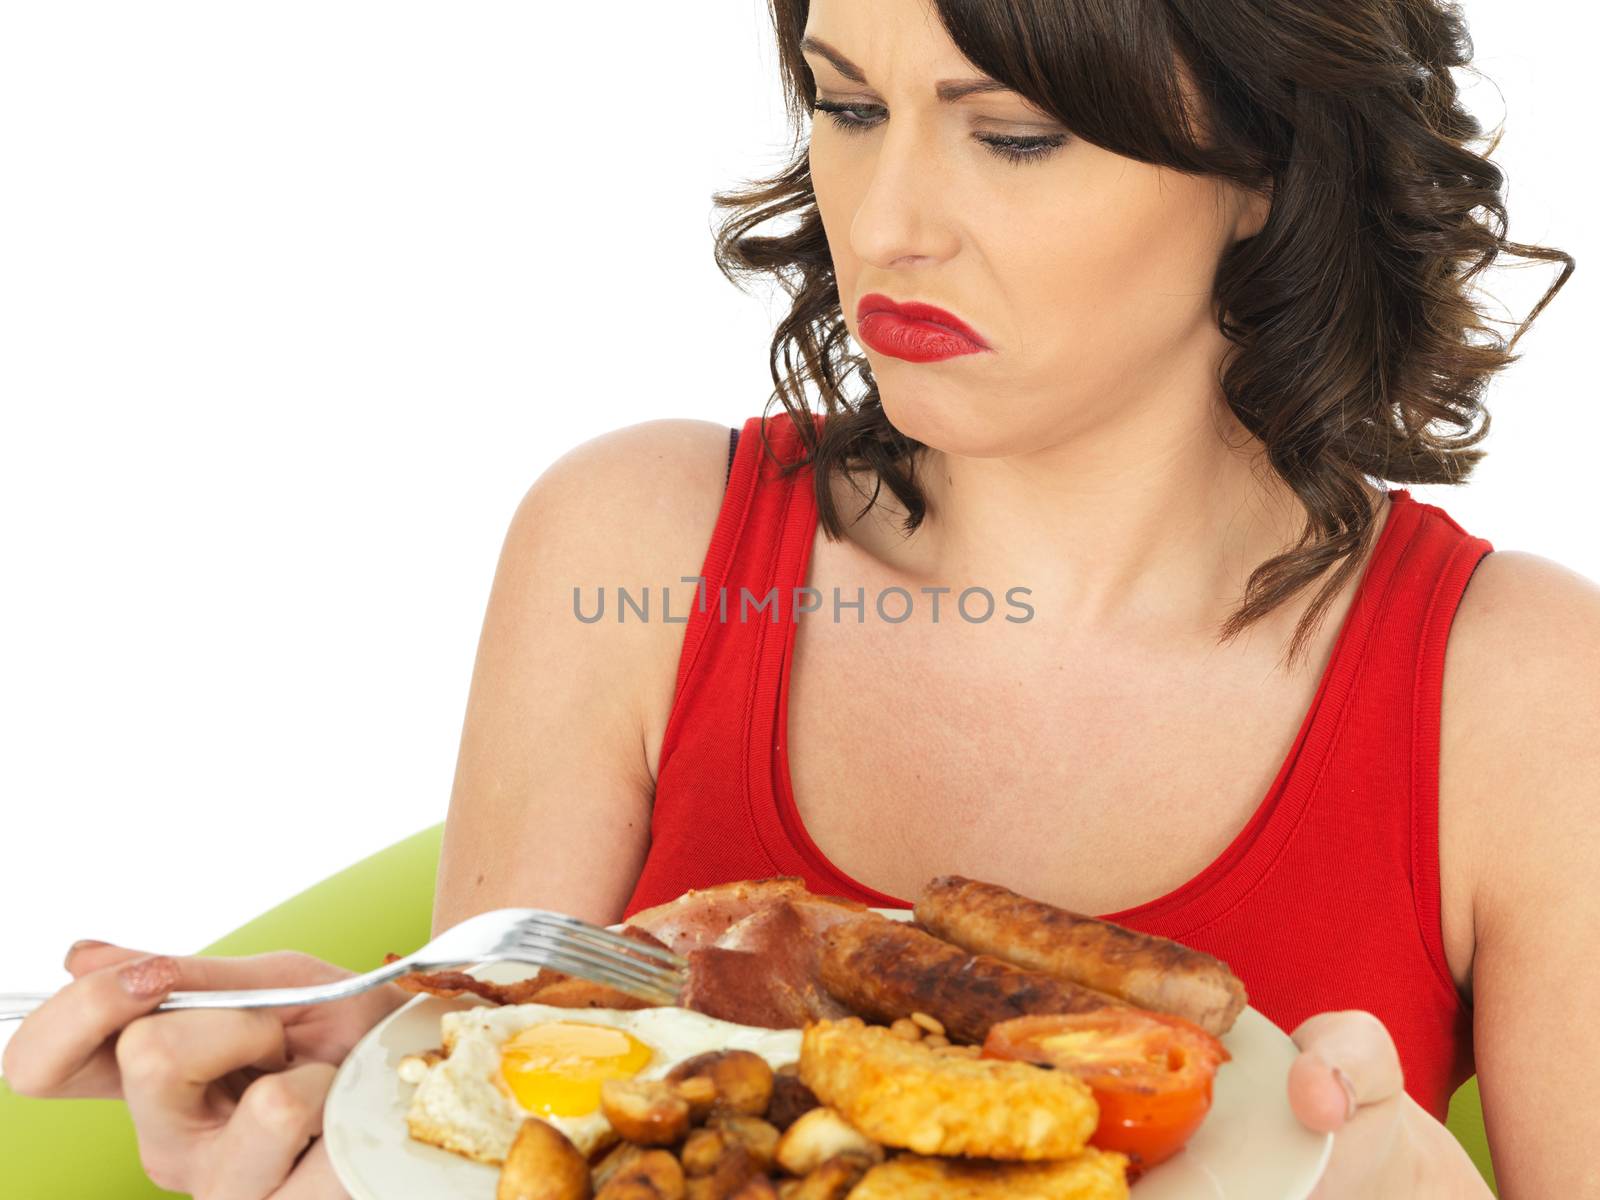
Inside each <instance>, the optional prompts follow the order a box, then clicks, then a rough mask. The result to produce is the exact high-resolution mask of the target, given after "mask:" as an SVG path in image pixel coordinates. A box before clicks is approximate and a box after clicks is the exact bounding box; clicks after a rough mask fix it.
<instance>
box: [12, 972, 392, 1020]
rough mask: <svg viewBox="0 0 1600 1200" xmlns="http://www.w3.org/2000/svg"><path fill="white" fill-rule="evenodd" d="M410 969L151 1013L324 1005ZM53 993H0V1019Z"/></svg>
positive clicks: (208, 997)
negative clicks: (193, 1009)
mask: <svg viewBox="0 0 1600 1200" xmlns="http://www.w3.org/2000/svg"><path fill="white" fill-rule="evenodd" d="M410 969H411V960H410V958H409V957H407V958H402V959H397V960H396V961H395V962H392V963H385V964H384V965H383V966H381V967H374V968H373V969H372V970H370V971H368V972H366V973H365V974H363V975H352V976H351V977H350V978H349V979H341V980H338V981H337V982H335V983H313V984H307V985H306V986H304V987H285V988H248V989H245V990H240V991H214V992H173V993H172V994H171V995H170V996H168V997H167V998H166V999H165V1000H163V1001H162V1002H161V1003H160V1004H158V1005H156V1007H155V1008H154V1009H152V1010H151V1011H152V1012H171V1011H173V1010H174V1009H179V1008H286V1007H288V1006H290V1005H294V1004H323V1003H326V1002H328V1001H330V1000H344V999H346V998H348V997H350V996H358V995H360V994H361V993H362V992H366V991H370V990H371V989H373V988H375V987H378V986H379V985H380V984H385V983H388V982H389V981H390V980H391V979H397V978H399V977H400V976H401V975H404V974H405V973H406V972H407V971H409V970H410ZM54 994H55V993H54V992H0V1021H16V1020H21V1019H22V1018H23V1017H25V1016H27V1015H28V1014H29V1013H31V1012H32V1011H33V1010H34V1009H36V1008H38V1007H39V1006H40V1005H41V1004H43V1003H44V1002H45V1001H46V1000H48V999H50V997H51V996H53V995H54Z"/></svg>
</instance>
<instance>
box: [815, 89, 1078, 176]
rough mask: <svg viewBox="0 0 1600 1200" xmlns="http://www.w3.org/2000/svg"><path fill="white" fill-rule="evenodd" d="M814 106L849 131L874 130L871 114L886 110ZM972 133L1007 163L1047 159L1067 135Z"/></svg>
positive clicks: (830, 103) (827, 102)
mask: <svg viewBox="0 0 1600 1200" xmlns="http://www.w3.org/2000/svg"><path fill="white" fill-rule="evenodd" d="M812 107H813V108H815V109H816V111H817V112H820V113H824V114H826V115H827V117H828V119H829V120H830V121H832V122H833V123H834V124H835V125H836V126H838V127H839V128H840V129H844V130H850V131H858V130H863V129H871V128H872V127H873V126H875V125H876V124H877V123H878V122H877V121H875V120H872V119H871V116H872V114H874V113H881V112H882V111H883V108H882V106H881V105H877V104H839V103H837V102H836V101H833V100H816V101H814V102H813V105H812ZM973 136H974V137H976V138H977V139H978V141H980V142H982V143H983V144H984V145H985V146H986V147H988V149H989V150H990V151H991V152H993V153H994V154H996V155H998V156H999V157H1001V158H1003V159H1005V160H1007V161H1008V162H1027V161H1029V160H1032V159H1040V158H1047V157H1048V156H1049V155H1051V154H1052V153H1054V152H1055V151H1056V150H1058V149H1060V148H1061V146H1063V145H1064V144H1065V143H1066V141H1067V137H1068V135H1067V134H1064V133H1056V134H1045V135H1042V136H1035V137H1017V136H1014V135H1012V134H1006V133H978V134H974V135H973Z"/></svg>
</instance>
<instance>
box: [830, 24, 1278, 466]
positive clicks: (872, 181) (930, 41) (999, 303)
mask: <svg viewBox="0 0 1600 1200" xmlns="http://www.w3.org/2000/svg"><path fill="white" fill-rule="evenodd" d="M805 34H806V38H807V39H808V41H810V42H811V44H809V45H808V46H807V47H806V48H805V58H806V62H807V63H808V64H809V66H810V68H811V71H812V74H813V76H814V77H815V79H816V85H817V98H818V101H819V104H843V105H850V106H852V110H853V111H852V112H850V113H847V114H845V115H844V116H843V117H842V118H841V119H842V120H845V121H851V122H857V123H859V124H860V125H861V127H860V128H852V129H845V128H840V127H839V125H837V124H836V123H835V118H834V117H832V116H829V115H827V114H826V113H824V112H821V111H818V112H817V113H815V114H814V116H813V123H812V133H811V150H810V162H811V178H812V183H813V186H814V188H815V190H816V197H817V204H818V208H819V210H820V212H821V216H822V222H823V227H824V230H825V232H826V234H827V238H828V244H829V247H830V249H831V252H832V256H833V263H834V269H835V272H836V275H837V278H838V283H839V296H840V300H841V303H842V305H843V308H844V315H845V322H846V325H847V326H848V328H849V330H850V333H851V335H852V336H853V337H855V339H856V342H857V344H858V345H860V346H861V347H862V348H863V350H865V351H866V353H867V356H868V361H869V362H870V364H871V366H872V372H873V376H874V378H875V379H876V380H877V383H878V388H879V393H880V395H881V397H882V400H883V405H884V409H885V411H886V413H887V415H888V417H889V419H890V420H891V421H892V422H893V423H894V425H895V426H896V428H898V429H900V430H901V431H902V432H904V433H906V434H907V435H909V436H911V437H913V438H916V439H917V440H919V441H921V442H924V443H925V444H927V445H930V446H933V447H935V448H937V449H940V450H944V451H947V452H949V453H953V454H959V455H968V456H974V457H993V456H998V455H1009V454H1019V453H1026V452H1028V451H1031V450H1037V449H1041V448H1044V447H1047V446H1050V445H1053V444H1056V443H1058V442H1061V441H1064V440H1065V439H1067V438H1070V437H1073V436H1076V435H1079V434H1081V433H1082V432H1084V431H1085V430H1088V429H1092V428H1093V427H1095V426H1097V425H1099V424H1101V423H1103V422H1106V421H1110V420H1121V419H1124V418H1126V417H1127V416H1128V415H1129V414H1130V410H1131V409H1133V408H1136V407H1139V406H1144V407H1145V408H1147V409H1148V408H1149V407H1150V406H1162V405H1168V406H1170V405H1171V404H1173V403H1175V402H1177V400H1178V395H1179V393H1180V392H1181V393H1182V398H1183V399H1193V398H1194V396H1195V394H1196V389H1197V388H1204V389H1205V392H1206V395H1208V396H1210V395H1213V394H1214V392H1215V382H1214V380H1215V367H1216V362H1217V355H1218V354H1219V353H1220V352H1221V351H1222V349H1223V348H1224V347H1225V346H1226V343H1225V341H1224V340H1223V339H1222V337H1221V335H1220V333H1219V332H1218V331H1217V329H1216V323H1215V319H1214V317H1213V315H1212V305H1211V301H1210V296H1211V287H1212V280H1213V277H1214V276H1215V273H1216V266H1217V262H1218V259H1219V258H1220V256H1221V255H1222V252H1223V251H1224V250H1225V249H1226V247H1227V246H1228V245H1229V243H1231V242H1232V241H1234V240H1235V239H1237V238H1240V237H1246V236H1249V235H1250V234H1252V233H1254V232H1256V231H1257V230H1258V229H1259V228H1260V223H1261V221H1263V220H1264V219H1265V216H1266V212H1265V205H1264V203H1262V202H1258V201H1253V200H1250V199H1248V198H1246V197H1245V195H1244V194H1243V193H1242V192H1239V191H1238V190H1236V189H1234V188H1232V187H1231V186H1227V185H1224V184H1222V183H1221V182H1219V181H1216V180H1212V179H1204V178H1195V177H1191V176H1188V175H1184V174H1182V173H1179V172H1176V171H1172V170H1169V169H1166V168H1161V167H1155V166H1151V165H1149V164H1146V163H1141V162H1138V161H1135V160H1133V159H1129V158H1124V157H1121V156H1120V155H1116V154H1113V153H1111V152H1110V151H1108V150H1103V149H1101V148H1099V147H1098V146H1095V145H1092V144H1090V143H1088V142H1084V141H1081V140H1079V139H1077V138H1075V137H1074V136H1073V135H1071V134H1069V133H1068V132H1067V131H1066V130H1065V128H1064V127H1062V126H1061V125H1059V124H1058V123H1056V122H1055V121H1053V120H1052V119H1051V118H1049V117H1048V116H1046V115H1045V114H1044V113H1042V112H1041V111H1039V110H1038V109H1036V108H1034V107H1033V106H1032V105H1031V104H1030V103H1029V102H1027V101H1025V100H1024V99H1023V98H1022V97H1021V96H1019V95H1017V94H1016V93H1014V92H1010V91H1000V92H987V93H985V92H979V93H976V94H973V95H969V96H966V97H965V98H961V99H957V100H954V101H942V100H940V99H939V98H938V97H937V96H936V94H935V84H936V83H938V82H940V81H944V80H962V79H972V78H979V77H981V72H979V71H977V70H976V69H975V68H974V67H973V66H972V64H971V63H969V62H967V61H966V59H964V58H963V57H962V55H961V53H960V51H958V50H957V49H956V46H955V43H953V42H952V41H951V40H950V38H949V35H948V34H946V33H945V31H944V28H943V26H942V25H941V24H940V22H939V18H938V14H937V12H936V11H935V10H934V8H933V6H932V5H931V4H930V3H928V2H927V0H872V3H870V4H863V3H860V2H859V0H813V2H812V4H811V8H810V13H809V17H808V20H807V23H806V30H805ZM812 39H815V41H812ZM816 41H820V42H821V43H824V44H825V45H826V47H827V51H832V52H835V54H836V55H842V56H843V58H844V59H845V60H847V61H846V62H845V63H844V65H843V68H842V69H841V66H840V65H839V64H838V63H837V62H836V61H834V60H833V59H832V58H830V55H829V53H828V52H827V51H825V50H824V49H822V48H820V47H818V46H817V45H816V44H815V42H816ZM852 65H853V67H854V68H855V70H852V69H851V67H852ZM851 74H858V75H860V76H861V77H862V79H852V78H850V75H851ZM1007 138H1010V139H1036V140H1035V141H1034V143H1033V144H1034V145H1039V146H1042V147H1043V148H1042V149H1039V150H1035V151H1031V153H1032V154H1033V157H1029V158H1026V159H1023V160H1022V161H1016V162H1014V161H1010V160H1008V159H1007V158H1005V157H1003V156H1002V155H1001V153H999V152H998V151H997V150H996V149H995V148H994V147H993V145H991V144H986V139H987V140H988V141H989V142H993V141H994V140H996V139H1001V140H1004V139H1007ZM1037 139H1048V141H1046V142H1039V141H1037ZM1057 143H1059V144H1057ZM873 292H877V293H882V294H884V295H887V296H888V297H889V298H890V299H892V300H895V301H921V302H924V303H928V304H933V305H937V306H938V307H940V308H944V309H947V310H948V311H950V312H951V313H954V314H955V315H956V316H957V317H959V318H961V319H962V320H963V321H965V322H966V323H967V324H968V325H969V326H971V327H972V328H973V329H974V330H976V331H977V333H978V334H979V335H980V336H981V337H982V338H983V339H984V340H985V341H986V342H987V343H988V345H989V347H990V348H991V352H988V353H977V354H963V355H959V356H957V357H953V358H946V359H942V360H938V361H933V362H910V361H906V360H905V359H902V358H898V357H894V356H892V355H889V354H886V353H882V352H879V351H876V350H874V349H873V348H872V347H871V346H870V345H869V344H868V343H867V342H864V341H862V337H861V330H860V325H859V321H858V319H857V314H856V306H857V304H858V302H859V301H860V299H861V297H862V296H864V295H866V294H868V293H873ZM1168 419H1169V420H1170V417H1169V418H1168Z"/></svg>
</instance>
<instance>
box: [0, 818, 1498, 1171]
mask: <svg viewBox="0 0 1600 1200" xmlns="http://www.w3.org/2000/svg"><path fill="white" fill-rule="evenodd" d="M443 835H444V826H443V825H436V826H434V827H433V828H431V829H425V830H423V831H422V832H421V833H418V834H415V835H414V836H412V837H409V838H407V839H406V840H405V841H402V842H398V843H396V844H395V845H393V846H390V847H389V848H388V849H387V850H383V851H380V852H379V853H377V854H374V855H373V856H372V857H370V858H367V859H364V860H362V861H361V862H359V863H357V864H356V865H355V866H353V867H350V868H348V869H346V870H344V871H341V872H340V873H339V874H337V875H335V876H333V877H332V878H330V879H325V880H323V881H322V882H321V883H319V884H317V885H316V886H315V887H312V888H309V889H307V890H306V891H304V892H302V893H301V894H300V895H298V896H295V897H293V898H292V899H290V900H286V901H285V902H284V903H282V904H280V905H278V907H276V908H274V909H272V910H271V911H269V912H267V913H265V914H264V915H262V916H260V917H257V918H256V919H255V920H254V921H251V922H250V923H249V924H248V925H245V926H244V927H242V928H240V929H237V930H235V931H234V932H233V933H230V934H229V935H228V936H227V937H225V938H223V939H222V940H221V941H219V942H216V943H214V944H212V945H210V946H207V947H206V948H205V949H204V950H202V951H201V953H202V954H217V955H240V954H259V953H261V952H263V951H266V950H282V949H293V950H303V951H305V952H306V953H308V954H315V955H316V956H317V957H318V958H322V959H326V960H327V961H329V962H333V963H338V964H339V965H340V966H343V967H347V968H349V969H350V970H353V971H366V970H370V969H371V968H372V967H375V966H377V965H378V964H379V963H381V962H382V961H383V955H384V954H385V953H386V952H387V951H391V950H393V951H395V952H397V953H405V952H406V951H408V950H410V949H414V948H415V947H417V946H420V945H421V944H422V943H423V942H425V941H427V940H428V935H429V933H430V932H431V930H432V923H433V886H434V877H435V874H436V873H437V871H438V865H439V846H440V843H441V840H442V838H443ZM379 901H381V903H380V902H379ZM1449 1125H1450V1129H1451V1131H1452V1132H1454V1133H1455V1135H1456V1136H1457V1137H1458V1138H1460V1139H1461V1141H1462V1143H1463V1145H1465V1146H1466V1148H1467V1152H1468V1153H1469V1154H1471V1155H1472V1160H1473V1162H1475V1163H1476V1164H1477V1165H1478V1169H1479V1170H1480V1171H1482V1172H1483V1175H1484V1178H1485V1179H1487V1180H1488V1181H1489V1185H1490V1186H1491V1187H1493V1186H1494V1175H1493V1172H1492V1171H1491V1170H1490V1166H1489V1148H1488V1144H1487V1142H1486V1140H1485V1138H1484V1133H1483V1112H1482V1109H1481V1107H1480V1105H1479V1101H1478V1081H1477V1080H1476V1079H1475V1078H1474V1079H1469V1080H1468V1081H1467V1082H1466V1083H1465V1084H1464V1085H1462V1087H1461V1089H1460V1090H1459V1091H1457V1092H1456V1094H1455V1096H1454V1097H1453V1098H1452V1100H1451V1102H1450V1120H1449ZM174 1195H177V1193H174V1192H168V1191H164V1190H163V1189H161V1188H158V1187H156V1186H155V1185H154V1184H152V1183H151V1182H150V1181H149V1180H148V1179H147V1178H146V1176H145V1174H144V1171H143V1170H142V1169H141V1168H140V1166H139V1154H138V1146H137V1143H136V1142H135V1140H134V1136H133V1125H132V1123H131V1122H130V1121H129V1120H128V1113H127V1108H126V1107H125V1106H124V1105H123V1103H122V1102H121V1101H119V1100H32V1099H26V1098H24V1097H20V1096H17V1095H15V1094H14V1093H13V1092H12V1091H11V1090H10V1089H9V1088H7V1087H6V1086H5V1085H4V1083H3V1082H0V1196H5V1197H13V1196H14V1197H17V1198H18V1200H24V1198H25V1200H146V1198H147V1197H161V1196H174Z"/></svg>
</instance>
